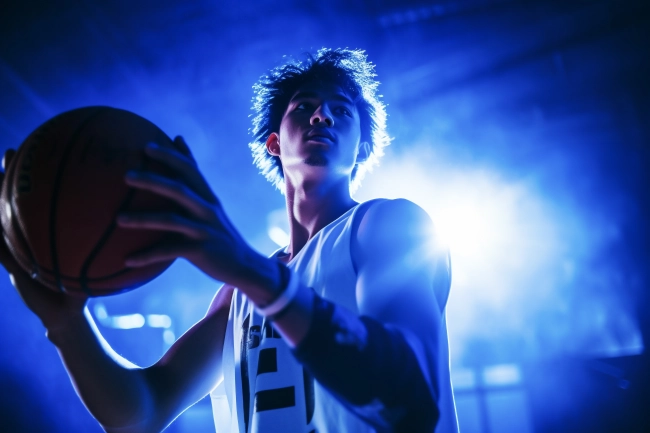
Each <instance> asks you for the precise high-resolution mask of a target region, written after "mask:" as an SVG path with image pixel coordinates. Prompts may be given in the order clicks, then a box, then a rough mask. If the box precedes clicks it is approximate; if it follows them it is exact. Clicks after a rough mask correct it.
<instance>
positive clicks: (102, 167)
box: [0, 107, 179, 296]
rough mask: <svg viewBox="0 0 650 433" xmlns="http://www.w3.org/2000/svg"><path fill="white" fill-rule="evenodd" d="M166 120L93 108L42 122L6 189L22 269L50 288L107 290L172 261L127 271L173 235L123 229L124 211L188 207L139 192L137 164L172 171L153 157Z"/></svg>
mask: <svg viewBox="0 0 650 433" xmlns="http://www.w3.org/2000/svg"><path fill="white" fill-rule="evenodd" d="M150 142H154V143H157V144H158V145H160V146H163V147H170V148H171V147H173V143H172V141H171V139H170V138H169V137H168V136H167V135H166V134H165V133H164V132H162V131H161V130H160V129H159V128H158V127H157V126H155V125H154V124H153V123H151V122H149V121H148V120H146V119H144V118H142V117H140V116H138V115H136V114H133V113H131V112H128V111H125V110H120V109H116V108H111V107H84V108H78V109H75V110H71V111H68V112H65V113H63V114H60V115H58V116H56V117H54V118H52V119H50V120H48V121H47V122H45V123H44V124H43V125H41V126H39V127H38V128H37V129H36V130H35V131H34V132H32V133H31V134H30V135H29V137H27V139H26V140H25V141H24V142H23V143H22V145H21V146H20V147H19V149H18V151H17V153H16V155H15V156H14V158H13V159H12V160H11V163H10V164H9V167H7V171H6V175H5V179H4V181H3V184H2V191H1V192H0V219H1V222H2V229H3V235H4V237H5V240H6V242H7V245H8V246H9V249H10V250H11V252H12V254H13V255H14V257H15V258H16V260H17V261H18V263H19V264H20V266H21V267H22V268H23V269H25V270H26V271H27V272H29V273H30V274H31V275H32V276H33V277H34V278H36V279H37V280H38V281H40V282H41V283H43V284H44V285H46V286H47V287H49V288H51V289H53V290H57V291H64V292H68V293H70V294H72V295H75V294H76V295H82V294H85V295H88V296H104V295H110V294H115V293H119V292H124V291H127V290H131V289H135V288H137V287H139V286H141V285H142V284H144V283H146V282H148V281H150V280H152V279H153V278H155V277H156V276H158V275H159V274H160V273H162V272H163V271H164V270H165V269H166V268H167V267H168V266H169V265H170V264H171V261H170V262H166V263H159V264H154V265H150V266H146V267H142V268H127V267H126V266H125V265H124V258H125V257H126V256H127V255H129V254H132V253H134V252H137V251H141V250H143V249H146V248H149V247H151V246H153V245H155V244H156V243H159V242H161V241H164V240H165V236H167V235H166V234H165V233H164V232H161V231H156V230H134V229H124V228H120V227H118V226H117V225H116V217H117V215H118V214H119V213H120V212H123V211H129V212H132V211H146V212H152V211H179V207H178V206H177V205H176V204H174V203H173V202H171V201H170V200H168V199H166V198H163V197H161V196H158V195H155V194H153V193H149V192H146V191H141V190H137V189H134V188H130V187H129V186H128V185H126V184H125V182H124V175H125V173H126V172H127V171H128V170H133V169H136V170H141V169H147V170H151V171H154V172H156V173H159V174H162V175H166V176H171V177H173V173H172V172H171V170H169V169H167V168H166V167H164V166H162V164H159V163H156V162H155V161H152V160H151V159H149V158H147V157H146V156H145V153H144V148H145V146H146V145H147V143H150Z"/></svg>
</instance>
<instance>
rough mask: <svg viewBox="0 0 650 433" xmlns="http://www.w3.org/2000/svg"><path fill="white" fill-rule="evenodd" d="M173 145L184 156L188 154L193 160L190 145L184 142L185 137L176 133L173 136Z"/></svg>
mask: <svg viewBox="0 0 650 433" xmlns="http://www.w3.org/2000/svg"><path fill="white" fill-rule="evenodd" d="M174 146H176V148H177V149H178V150H179V151H180V152H181V153H182V154H183V155H185V156H188V157H189V158H191V159H192V160H194V155H192V151H191V150H190V147H189V146H188V145H187V143H186V142H185V139H184V138H183V137H182V136H181V135H177V136H176V137H175V138H174Z"/></svg>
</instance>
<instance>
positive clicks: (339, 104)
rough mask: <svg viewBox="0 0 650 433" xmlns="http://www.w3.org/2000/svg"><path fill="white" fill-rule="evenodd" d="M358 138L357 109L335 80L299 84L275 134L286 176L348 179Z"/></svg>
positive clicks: (356, 150)
mask: <svg viewBox="0 0 650 433" xmlns="http://www.w3.org/2000/svg"><path fill="white" fill-rule="evenodd" d="M360 138H361V128H360V121H359V112H358V110H357V107H356V105H355V104H354V102H353V100H352V98H351V97H350V96H349V95H348V94H347V92H345V91H344V90H343V89H342V88H341V87H340V86H338V85H336V84H322V83H313V84H306V85H304V86H302V87H301V88H299V89H298V91H297V92H296V93H295V94H294V95H293V96H292V97H291V99H290V101H289V104H288V106H287V109H286V111H285V113H284V115H283V117H282V122H281V123H280V131H279V133H278V135H277V139H278V141H279V145H278V146H279V156H280V159H281V161H282V167H283V170H284V175H285V177H287V178H289V179H292V176H295V177H296V180H298V177H297V176H300V177H301V178H303V179H304V178H305V177H309V178H313V177H314V176H316V177H322V176H326V177H331V176H334V177H337V178H338V177H341V178H346V177H347V179H349V177H350V174H351V173H352V169H353V168H354V164H355V162H356V158H357V153H358V150H359V141H360ZM267 144H268V143H267Z"/></svg>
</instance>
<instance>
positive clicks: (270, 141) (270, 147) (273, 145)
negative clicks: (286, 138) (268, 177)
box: [266, 132, 280, 156]
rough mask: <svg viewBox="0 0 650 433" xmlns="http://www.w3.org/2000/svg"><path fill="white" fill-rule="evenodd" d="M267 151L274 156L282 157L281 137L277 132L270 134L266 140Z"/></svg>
mask: <svg viewBox="0 0 650 433" xmlns="http://www.w3.org/2000/svg"><path fill="white" fill-rule="evenodd" d="M266 151H267V152H268V153H269V154H270V155H273V156H280V136H279V135H278V134H277V133H276V132H272V133H271V134H269V138H267V139H266Z"/></svg>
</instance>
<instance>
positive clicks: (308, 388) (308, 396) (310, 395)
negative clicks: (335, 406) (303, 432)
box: [302, 368, 316, 424]
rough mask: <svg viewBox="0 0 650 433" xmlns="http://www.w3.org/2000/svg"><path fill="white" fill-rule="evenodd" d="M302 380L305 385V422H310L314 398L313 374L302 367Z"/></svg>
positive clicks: (312, 414) (314, 402)
mask: <svg viewBox="0 0 650 433" xmlns="http://www.w3.org/2000/svg"><path fill="white" fill-rule="evenodd" d="M302 381H303V384H304V386H305V409H306V411H307V424H309V423H310V422H311V418H312V417H313V416H314V406H315V405H316V399H315V397H314V376H312V375H311V374H309V372H308V371H307V370H305V369H304V368H303V369H302Z"/></svg>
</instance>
